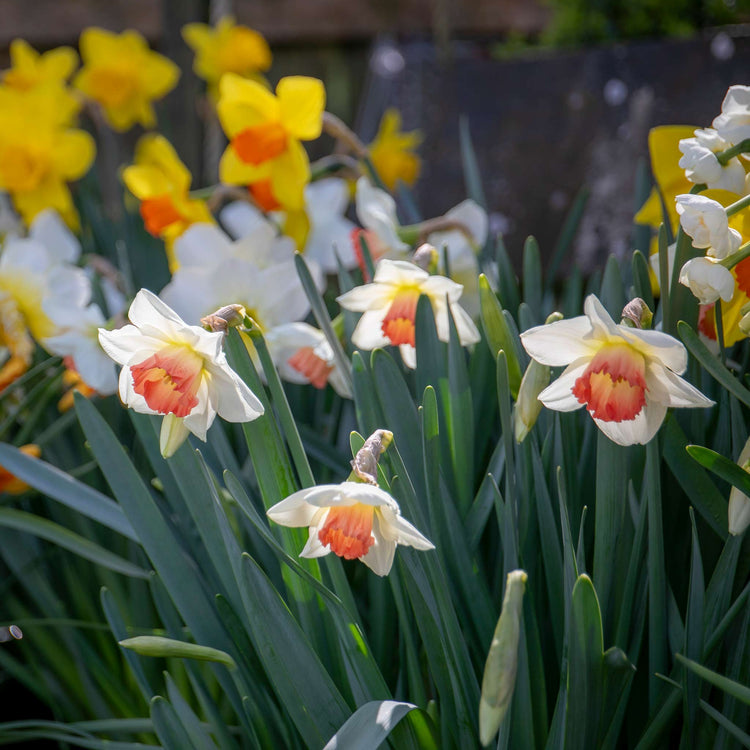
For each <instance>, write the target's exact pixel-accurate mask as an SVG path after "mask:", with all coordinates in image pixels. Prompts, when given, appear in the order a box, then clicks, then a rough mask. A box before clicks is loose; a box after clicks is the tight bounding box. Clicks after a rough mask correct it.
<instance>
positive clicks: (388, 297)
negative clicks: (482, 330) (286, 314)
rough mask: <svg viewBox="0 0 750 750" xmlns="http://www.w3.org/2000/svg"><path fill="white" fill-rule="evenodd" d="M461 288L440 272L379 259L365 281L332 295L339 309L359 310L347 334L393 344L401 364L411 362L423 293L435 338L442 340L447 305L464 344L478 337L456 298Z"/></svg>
mask: <svg viewBox="0 0 750 750" xmlns="http://www.w3.org/2000/svg"><path fill="white" fill-rule="evenodd" d="M462 291H463V287H462V286H461V285H460V284H457V283H456V282H455V281H451V280H450V279H447V278H445V276H430V274H428V273H427V271H424V270H422V269H421V268H419V266H415V265H414V264H413V263H408V262H407V261H402V260H381V261H380V263H378V266H377V268H376V269H375V278H374V279H373V281H372V283H371V284H365V285H364V286H358V287H355V288H354V289H352V290H350V291H348V292H346V294H342V295H341V296H340V297H337V298H336V299H337V302H338V303H339V304H340V305H341V307H343V308H344V309H345V310H352V311H354V312H361V313H363V315H362V317H361V318H360V320H359V322H358V323H357V327H356V328H355V329H354V333H353V334H352V343H353V344H354V345H355V346H357V347H359V348H360V349H375V348H376V347H379V346H387V345H389V344H392V345H393V346H398V347H399V350H400V351H401V356H402V357H403V360H404V363H405V364H406V365H407V367H412V368H414V367H416V364H417V359H416V349H415V342H414V333H415V318H416V313H417V302H418V301H419V297H420V295H422V294H424V295H425V296H426V297H428V298H429V300H430V304H431V305H432V310H433V313H434V314H435V324H436V326H437V334H438V338H439V339H440V340H441V341H448V338H449V321H448V310H449V309H450V311H451V314H452V315H453V319H454V321H455V323H456V329H457V331H458V336H459V340H460V341H461V344H463V345H464V346H467V345H469V344H475V343H476V342H477V341H479V331H478V330H477V327H476V326H475V325H474V322H473V321H472V319H471V317H470V316H469V314H468V313H467V312H466V310H464V309H463V308H462V307H461V306H460V305H459V304H458V300H459V298H460V296H461V293H462Z"/></svg>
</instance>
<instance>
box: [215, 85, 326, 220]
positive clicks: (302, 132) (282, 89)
mask: <svg viewBox="0 0 750 750" xmlns="http://www.w3.org/2000/svg"><path fill="white" fill-rule="evenodd" d="M220 88H221V91H220V93H221V96H220V99H219V103H218V105H217V108H218V112H219V119H220V120H221V124H222V127H223V128H224V132H225V133H226V134H227V137H228V138H229V146H228V147H227V150H226V151H225V152H224V155H223V156H222V158H221V164H220V166H219V175H220V177H221V180H222V182H226V183H228V184H230V185H258V184H260V185H261V186H262V188H259V189H258V191H259V193H263V195H264V196H265V197H266V199H267V200H266V202H267V203H270V202H271V201H272V200H273V201H275V202H277V203H278V204H279V205H280V206H283V207H284V208H287V209H293V210H301V209H303V208H304V203H305V198H304V189H305V185H306V184H307V183H308V181H309V179H310V162H309V160H308V158H307V153H306V152H305V149H304V148H303V146H302V144H301V143H300V141H309V140H313V139H315V138H317V137H318V136H319V135H320V133H321V130H322V118H323V108H324V107H325V89H324V87H323V83H322V82H321V81H319V80H317V79H316V78H307V77H305V76H289V77H287V78H282V79H281V81H279V85H278V86H277V87H276V96H274V95H273V94H272V93H271V92H270V91H268V90H267V89H265V88H264V87H263V86H262V85H261V84H259V83H257V82H255V81H250V80H247V79H244V78H241V77H240V76H238V75H235V74H234V73H227V74H226V75H224V76H223V77H222V79H221V84H220ZM253 194H254V195H255V192H254V193H253ZM261 205H263V204H261Z"/></svg>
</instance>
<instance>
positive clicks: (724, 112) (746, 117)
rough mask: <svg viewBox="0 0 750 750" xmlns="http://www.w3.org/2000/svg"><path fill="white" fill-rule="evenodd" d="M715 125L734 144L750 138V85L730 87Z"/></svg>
mask: <svg viewBox="0 0 750 750" xmlns="http://www.w3.org/2000/svg"><path fill="white" fill-rule="evenodd" d="M713 126H714V128H716V130H717V132H718V133H719V135H720V136H721V137H722V138H723V139H724V140H725V141H728V142H729V143H731V144H732V145H736V144H738V143H740V142H741V141H744V140H745V139H746V138H750V86H730V87H729V90H728V91H727V93H726V96H725V97H724V101H723V102H722V103H721V114H720V115H717V116H716V117H715V118H714V121H713Z"/></svg>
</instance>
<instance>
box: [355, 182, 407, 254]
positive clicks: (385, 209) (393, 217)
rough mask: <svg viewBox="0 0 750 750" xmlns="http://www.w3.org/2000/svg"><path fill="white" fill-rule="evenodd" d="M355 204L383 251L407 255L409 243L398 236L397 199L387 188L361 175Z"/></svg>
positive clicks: (360, 216)
mask: <svg viewBox="0 0 750 750" xmlns="http://www.w3.org/2000/svg"><path fill="white" fill-rule="evenodd" d="M354 204H355V206H356V208H357V218H358V219H359V221H360V223H361V224H362V226H363V227H364V228H365V229H367V230H369V231H370V232H372V233H373V234H374V235H375V236H376V237H377V239H378V242H379V244H380V245H381V246H382V249H383V252H384V253H385V254H387V255H389V256H390V255H393V256H394V257H400V258H403V257H405V255H406V253H407V252H408V251H409V245H408V243H406V242H404V241H403V240H402V239H401V238H400V237H399V236H398V229H399V222H398V216H397V214H396V201H394V200H393V198H392V197H391V196H390V195H389V194H388V193H386V192H385V190H381V189H380V188H377V187H375V186H374V185H373V184H372V183H371V182H370V181H369V180H368V179H367V177H360V178H359V179H358V180H357V192H356V194H355V198H354Z"/></svg>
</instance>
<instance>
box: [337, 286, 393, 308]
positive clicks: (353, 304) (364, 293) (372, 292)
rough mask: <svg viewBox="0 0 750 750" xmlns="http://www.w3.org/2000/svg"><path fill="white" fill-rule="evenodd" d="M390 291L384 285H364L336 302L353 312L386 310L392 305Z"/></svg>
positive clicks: (340, 296) (342, 295)
mask: <svg viewBox="0 0 750 750" xmlns="http://www.w3.org/2000/svg"><path fill="white" fill-rule="evenodd" d="M389 292H390V290H389V289H388V287H386V286H384V285H383V284H363V285H362V286H355V287H354V289H350V290H349V291H348V292H345V293H344V294H341V295H339V296H338V297H336V302H338V303H339V305H341V307H343V308H344V310H351V311H352V312H365V311H366V310H375V309H379V308H385V307H387V306H388V305H389V304H390V301H391V300H390V295H389Z"/></svg>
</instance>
